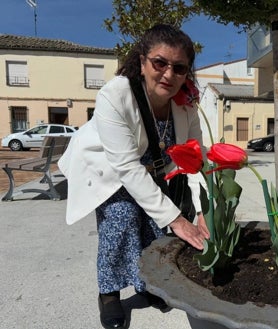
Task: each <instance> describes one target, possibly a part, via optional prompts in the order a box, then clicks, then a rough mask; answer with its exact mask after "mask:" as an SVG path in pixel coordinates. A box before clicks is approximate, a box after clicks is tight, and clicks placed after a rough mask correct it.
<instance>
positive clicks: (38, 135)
mask: <svg viewBox="0 0 278 329" xmlns="http://www.w3.org/2000/svg"><path fill="white" fill-rule="evenodd" d="M76 130H77V128H75V127H72V126H66V125H58V124H41V125H38V126H36V127H33V128H31V129H28V130H26V131H22V132H19V133H14V134H10V135H8V136H6V137H3V138H2V141H1V144H2V147H9V148H10V149H11V150H12V151H22V150H29V149H30V148H31V147H41V145H42V142H43V139H44V137H45V136H72V135H73V134H74V132H75V131H76Z"/></svg>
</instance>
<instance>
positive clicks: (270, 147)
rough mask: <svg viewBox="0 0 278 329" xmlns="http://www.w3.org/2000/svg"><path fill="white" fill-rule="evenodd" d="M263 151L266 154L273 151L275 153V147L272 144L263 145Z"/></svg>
mask: <svg viewBox="0 0 278 329" xmlns="http://www.w3.org/2000/svg"><path fill="white" fill-rule="evenodd" d="M263 151H264V152H272V151H274V145H273V144H272V143H271V142H266V143H265V144H264V145H263Z"/></svg>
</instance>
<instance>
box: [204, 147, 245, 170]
mask: <svg viewBox="0 0 278 329" xmlns="http://www.w3.org/2000/svg"><path fill="white" fill-rule="evenodd" d="M207 157H208V159H209V160H211V161H213V162H215V163H217V164H218V167H217V168H214V169H213V170H210V171H208V172H206V173H207V174H209V173H211V172H212V171H218V170H222V169H234V170H238V169H241V168H242V167H244V166H246V165H247V161H248V155H247V153H246V152H245V151H244V150H243V149H242V148H240V147H238V146H235V145H232V144H225V143H216V144H213V145H212V146H211V148H210V150H209V151H208V152H207Z"/></svg>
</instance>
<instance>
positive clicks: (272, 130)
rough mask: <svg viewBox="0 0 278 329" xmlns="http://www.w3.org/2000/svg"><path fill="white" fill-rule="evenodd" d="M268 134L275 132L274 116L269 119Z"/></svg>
mask: <svg viewBox="0 0 278 329" xmlns="http://www.w3.org/2000/svg"><path fill="white" fill-rule="evenodd" d="M267 134H268V135H270V134H274V118H268V119H267Z"/></svg>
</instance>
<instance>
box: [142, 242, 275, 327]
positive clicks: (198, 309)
mask: <svg viewBox="0 0 278 329" xmlns="http://www.w3.org/2000/svg"><path fill="white" fill-rule="evenodd" d="M183 245H184V243H183V242H182V241H181V240H179V239H178V238H173V237H164V238H161V239H158V240H155V241H154V242H153V243H152V244H151V246H149V247H148V248H146V249H145V250H144V251H143V255H142V257H141V259H140V277H141V278H142V279H143V280H144V281H145V282H146V285H147V290H148V291H150V292H152V293H153V294H155V295H157V296H160V297H161V298H163V299H164V300H165V301H166V302H167V303H168V305H169V306H171V307H173V308H177V309H181V310H184V311H185V312H186V313H187V316H188V320H189V322H190V325H191V328H192V329H227V328H230V329H277V328H278V311H277V308H274V307H272V306H270V305H266V306H264V307H258V306H256V305H254V304H253V303H250V302H248V303H246V304H243V305H242V304H233V303H230V302H226V301H223V300H220V299H219V298H217V297H216V296H214V295H212V293H211V292H210V291H209V290H208V289H206V288H203V287H201V286H199V285H197V284H196V283H194V282H193V281H191V280H189V279H188V278H187V277H186V276H184V275H183V274H182V273H181V272H180V271H179V269H178V267H177V265H176V256H177V255H178V253H179V251H180V250H181V248H182V247H183ZM242 289H244V287H242ZM277 298H278V296H277Z"/></svg>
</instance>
